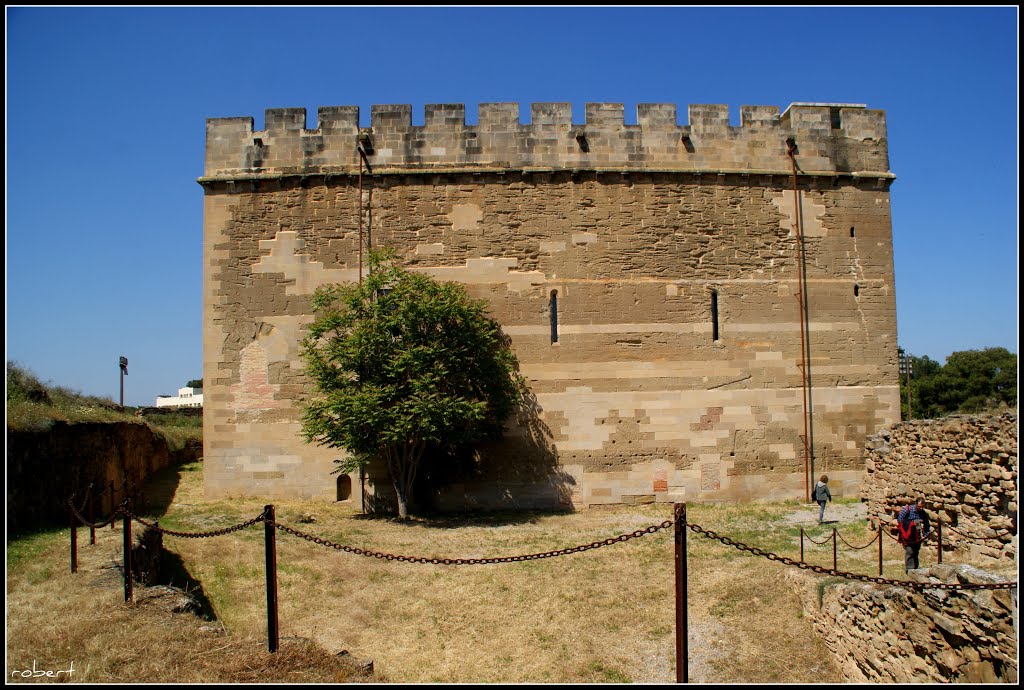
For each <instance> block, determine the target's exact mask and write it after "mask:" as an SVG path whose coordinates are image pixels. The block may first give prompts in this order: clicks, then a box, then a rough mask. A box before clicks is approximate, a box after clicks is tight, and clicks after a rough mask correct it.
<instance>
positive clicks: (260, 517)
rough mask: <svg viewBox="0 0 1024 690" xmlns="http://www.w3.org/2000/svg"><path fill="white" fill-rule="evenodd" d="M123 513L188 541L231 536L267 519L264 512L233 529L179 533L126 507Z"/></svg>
mask: <svg viewBox="0 0 1024 690" xmlns="http://www.w3.org/2000/svg"><path fill="white" fill-rule="evenodd" d="M121 512H123V513H124V514H125V516H127V517H128V518H130V519H132V520H134V521H135V522H138V523H139V524H141V525H145V526H146V527H149V528H150V529H155V530H156V531H158V532H162V533H164V534H170V535H171V536H173V537H185V538H186V539H202V538H205V537H222V536H224V535H225V534H231V533H232V532H237V531H239V530H243V529H245V528H246V527H252V526H253V525H255V524H256V523H257V522H263V521H264V520H265V519H266V512H263V513H260V514H259V515H258V516H256V517H254V518H253V519H252V520H246V521H245V522H241V523H239V524H237V525H234V526H232V527H225V528H224V529H218V530H213V531H212V532H178V531H176V530H172V529H165V528H163V527H161V526H160V525H157V524H154V523H150V522H146V521H145V520H143V519H142V518H140V517H139V516H138V515H135V514H134V513H132V512H131V511H130V510H128V508H126V507H125V508H122V509H121Z"/></svg>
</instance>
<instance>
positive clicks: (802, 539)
mask: <svg viewBox="0 0 1024 690" xmlns="http://www.w3.org/2000/svg"><path fill="white" fill-rule="evenodd" d="M800 562H801V563H806V562H807V561H805V560H804V528H803V527H801V528H800Z"/></svg>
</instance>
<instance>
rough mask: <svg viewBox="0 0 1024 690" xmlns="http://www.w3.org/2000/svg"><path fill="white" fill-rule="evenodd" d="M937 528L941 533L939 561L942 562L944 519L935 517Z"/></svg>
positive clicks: (939, 533)
mask: <svg viewBox="0 0 1024 690" xmlns="http://www.w3.org/2000/svg"><path fill="white" fill-rule="evenodd" d="M935 529H936V530H937V531H938V535H939V563H940V564H941V563H942V520H940V519H939V518H935Z"/></svg>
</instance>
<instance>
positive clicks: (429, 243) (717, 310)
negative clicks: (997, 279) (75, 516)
mask: <svg viewBox="0 0 1024 690" xmlns="http://www.w3.org/2000/svg"><path fill="white" fill-rule="evenodd" d="M592 105H593V106H594V107H591V108H588V110H587V116H586V120H587V121H586V123H585V125H574V124H573V122H572V113H571V111H570V110H569V108H568V106H567V105H565V104H534V107H533V109H532V117H533V119H532V122H531V123H530V124H520V122H519V118H518V106H516V105H515V104H485V105H483V106H481V108H480V113H479V120H478V124H477V125H468V124H466V122H465V119H464V111H465V109H464V108H462V107H455V106H452V105H444V106H428V108H427V117H426V120H425V125H423V126H413V125H412V124H411V108H410V107H409V106H375V107H374V108H373V110H372V113H371V114H372V126H371V127H370V128H360V127H359V126H358V109H353V108H348V109H345V108H342V109H339V108H331V109H322V110H321V111H320V115H319V123H318V125H319V126H318V128H317V129H305V128H304V127H305V111H303V110H302V109H283V110H281V109H277V110H272V111H268V113H267V118H266V120H267V121H266V128H265V130H263V131H253V123H252V119H251V118H232V119H227V120H223V119H221V120H210V121H209V122H208V125H207V157H206V173H205V176H204V177H203V178H201V179H200V182H201V184H202V185H203V186H204V190H205V219H204V227H205V231H204V248H205V249H204V262H205V263H204V286H205V287H204V347H203V349H204V376H203V380H204V395H205V399H204V405H205V414H204V442H205V449H204V450H205V452H204V458H205V463H206V467H205V472H204V476H205V481H206V487H207V492H208V494H209V495H210V496H230V495H240V494H248V495H259V496H267V497H280V498H285V497H293V498H315V499H322V500H335V499H337V498H339V497H340V496H341V495H342V494H343V492H342V490H341V488H340V485H337V484H336V479H335V477H333V476H332V475H331V471H332V470H333V468H334V465H333V462H332V461H333V460H334V459H336V458H338V457H339V453H338V452H337V451H333V450H329V449H325V448H319V447H314V446H309V445H306V444H304V443H303V442H302V440H301V439H300V437H299V408H298V399H299V397H300V396H301V395H302V394H303V393H304V392H307V390H308V385H309V384H308V381H307V380H306V379H305V377H304V376H303V374H302V368H303V364H302V362H301V360H300V358H299V353H298V343H299V341H300V340H301V338H302V335H303V330H304V328H305V326H306V325H307V324H308V323H309V322H310V321H311V315H310V310H309V299H310V295H311V294H312V292H313V290H314V289H315V288H316V287H317V286H319V285H322V284H325V283H330V282H341V281H353V280H357V279H358V277H359V273H360V266H359V248H360V228H362V230H363V238H362V241H363V242H364V243H366V242H369V243H372V244H373V245H374V246H388V247H391V248H393V249H395V250H396V251H397V252H398V253H399V255H400V256H401V257H402V259H403V260H404V261H405V262H407V265H408V266H410V267H411V268H412V269H413V270H416V271H422V272H424V273H426V274H429V275H432V276H435V277H437V278H439V279H442V280H453V281H459V282H462V283H464V284H465V285H466V286H467V289H468V290H469V292H470V293H471V294H472V295H473V296H474V297H479V298H482V299H485V300H486V301H487V302H488V304H489V305H490V307H491V312H492V314H493V316H494V317H495V318H497V319H498V321H499V322H501V323H502V325H503V327H504V330H505V332H506V333H507V334H508V335H509V336H510V338H511V340H512V345H513V348H514V350H515V352H516V354H517V356H518V357H519V359H520V362H521V365H522V373H523V374H524V375H525V376H526V377H527V379H528V381H529V384H530V386H531V389H532V391H533V393H534V394H535V395H536V399H537V402H538V408H537V410H536V411H535V412H534V413H532V414H524V415H523V416H522V417H521V418H520V419H518V420H517V421H516V423H515V424H513V425H512V426H511V428H510V429H509V431H508V433H507V434H506V437H505V439H504V441H503V442H502V443H496V444H492V445H490V446H488V447H485V448H482V449H481V453H482V454H483V457H484V458H485V460H486V461H487V462H486V463H485V467H486V470H485V471H484V472H483V474H482V475H481V476H475V477H466V478H465V481H460V482H459V483H457V484H455V485H449V486H448V487H446V488H444V489H439V490H438V492H437V493H436V495H434V496H432V497H431V499H432V501H433V502H434V505H435V506H436V507H439V508H443V509H448V508H451V509H458V508H469V507H477V506H481V507H488V506H489V507H500V506H509V507H513V506H519V507H567V506H573V507H586V506H588V505H594V504H602V503H624V502H638V501H650V500H655V501H658V502H666V503H667V502H672V501H678V500H699V499H708V500H751V499H759V498H761V499H781V498H795V497H800V496H803V493H804V488H805V475H806V472H807V470H808V469H812V470H813V473H814V474H820V473H821V472H823V471H827V472H828V474H829V476H830V478H831V481H830V486H831V487H832V491H833V494H834V495H837V496H842V495H851V494H853V493H855V492H856V491H857V489H858V488H859V483H860V480H861V477H862V472H861V470H862V468H863V459H862V453H861V448H862V446H863V443H864V440H865V438H866V437H867V436H869V435H870V434H872V433H874V432H875V431H877V430H878V429H880V428H881V427H883V426H885V425H886V424H890V423H892V422H894V421H896V420H897V419H898V416H899V391H898V383H897V375H898V372H897V363H896V328H895V297H894V289H893V271H892V232H891V219H890V212H889V191H888V189H889V184H890V183H891V181H892V179H893V175H892V174H891V173H890V172H889V170H888V153H887V138H886V133H885V121H884V114H883V113H881V112H880V111H870V110H866V109H864V108H862V107H853V106H847V105H842V104H838V105H831V106H830V105H821V104H818V105H808V104H794V105H793V106H791V107H790V108H789V109H787V111H786V112H785V113H784V114H782V115H779V113H778V109H777V108H745V109H744V111H743V113H744V117H743V123H742V125H741V126H740V127H732V126H730V125H729V119H728V109H727V108H724V107H723V106H692V107H691V108H690V125H688V126H679V125H677V124H676V122H675V106H645V107H643V108H641V109H640V111H639V113H638V118H639V120H638V121H639V124H638V125H625V124H624V123H623V122H622V108H621V106H617V105H616V104H592ZM360 134H363V135H366V137H368V139H369V142H368V143H367V142H366V141H364V143H363V144H361V145H362V146H363V148H364V150H367V146H372V147H371V148H370V149H369V150H368V159H369V161H370V165H371V167H372V174H371V173H370V172H369V171H368V170H366V169H364V167H363V166H361V164H360V158H359V155H358V152H357V150H356V143H357V137H358V135H360ZM579 135H582V136H583V138H584V139H585V141H586V142H587V146H586V150H584V148H583V147H582V146H581V144H580V143H579V142H580V141H581V139H580V138H579ZM791 137H792V138H795V140H796V143H797V145H798V147H799V154H798V161H799V164H800V169H801V171H802V173H801V175H800V176H799V180H798V185H799V188H800V189H799V192H800V199H799V201H800V204H799V208H801V209H802V210H801V211H800V216H799V217H800V219H801V224H800V227H801V228H802V231H803V234H804V237H805V242H804V248H805V252H806V257H807V258H806V261H805V263H806V277H807V281H806V291H807V304H806V306H807V309H806V316H807V318H808V337H809V343H810V352H811V365H810V367H809V369H808V370H807V371H806V372H805V371H802V369H801V366H802V362H801V359H802V358H801V328H800V313H801V310H800V304H799V302H798V301H797V295H798V292H799V290H798V287H799V272H798V270H797V267H798V261H799V259H798V256H799V251H798V233H797V227H798V226H797V222H796V220H797V211H796V210H795V207H796V206H797V205H796V204H795V203H794V201H795V199H794V196H793V179H792V175H791V162H790V159H789V158H788V156H787V155H786V151H787V145H786V140H787V139H788V138H791ZM360 171H362V174H360ZM553 292H556V293H557V298H558V299H557V309H558V314H557V324H558V326H557V327H558V339H557V342H552V339H551V337H550V333H551V321H552V314H551V308H552V307H551V304H552V301H551V295H552V293H553ZM713 305H714V307H713ZM716 326H717V328H716ZM716 331H717V337H716ZM805 373H809V374H810V375H811V376H810V379H809V380H810V381H811V382H812V383H813V386H814V387H813V391H812V395H811V403H812V422H811V427H812V430H813V434H812V435H813V439H814V443H815V448H814V454H815V457H816V458H817V461H816V465H815V466H814V467H813V468H807V467H805V460H804V448H803V441H802V438H801V436H802V434H803V433H804V421H803V419H804V417H803V395H802V386H803V383H804V380H805V376H804V374H805ZM350 486H351V487H352V490H351V494H344V495H346V496H348V495H350V496H351V498H350V499H349V500H353V501H360V500H365V499H366V498H367V497H370V496H376V497H377V498H380V499H383V498H384V497H385V496H386V494H387V493H388V491H389V489H388V482H387V481H386V480H385V477H384V476H383V475H382V474H381V473H380V472H379V471H378V469H377V468H370V472H369V474H368V476H367V477H366V480H365V481H360V480H359V478H358V477H356V476H353V477H351V478H350Z"/></svg>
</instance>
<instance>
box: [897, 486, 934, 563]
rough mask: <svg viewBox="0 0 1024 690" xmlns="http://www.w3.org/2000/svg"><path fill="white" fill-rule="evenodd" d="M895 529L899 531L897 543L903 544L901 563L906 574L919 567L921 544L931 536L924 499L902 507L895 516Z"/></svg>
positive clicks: (921, 498)
mask: <svg viewBox="0 0 1024 690" xmlns="http://www.w3.org/2000/svg"><path fill="white" fill-rule="evenodd" d="M896 529H898V530H899V541H900V544H903V562H904V567H905V571H906V572H908V573H909V572H910V571H911V570H916V569H918V568H920V567H921V561H920V556H921V544H923V543H924V540H925V539H927V538H928V535H929V534H931V531H932V528H931V525H930V524H929V522H928V513H926V512H925V510H924V497H923V496H920V497H918V499H917V500H916V501H914V502H913V503H909V504H907V505H905V506H903V509H902V510H900V512H899V515H897V516H896Z"/></svg>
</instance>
